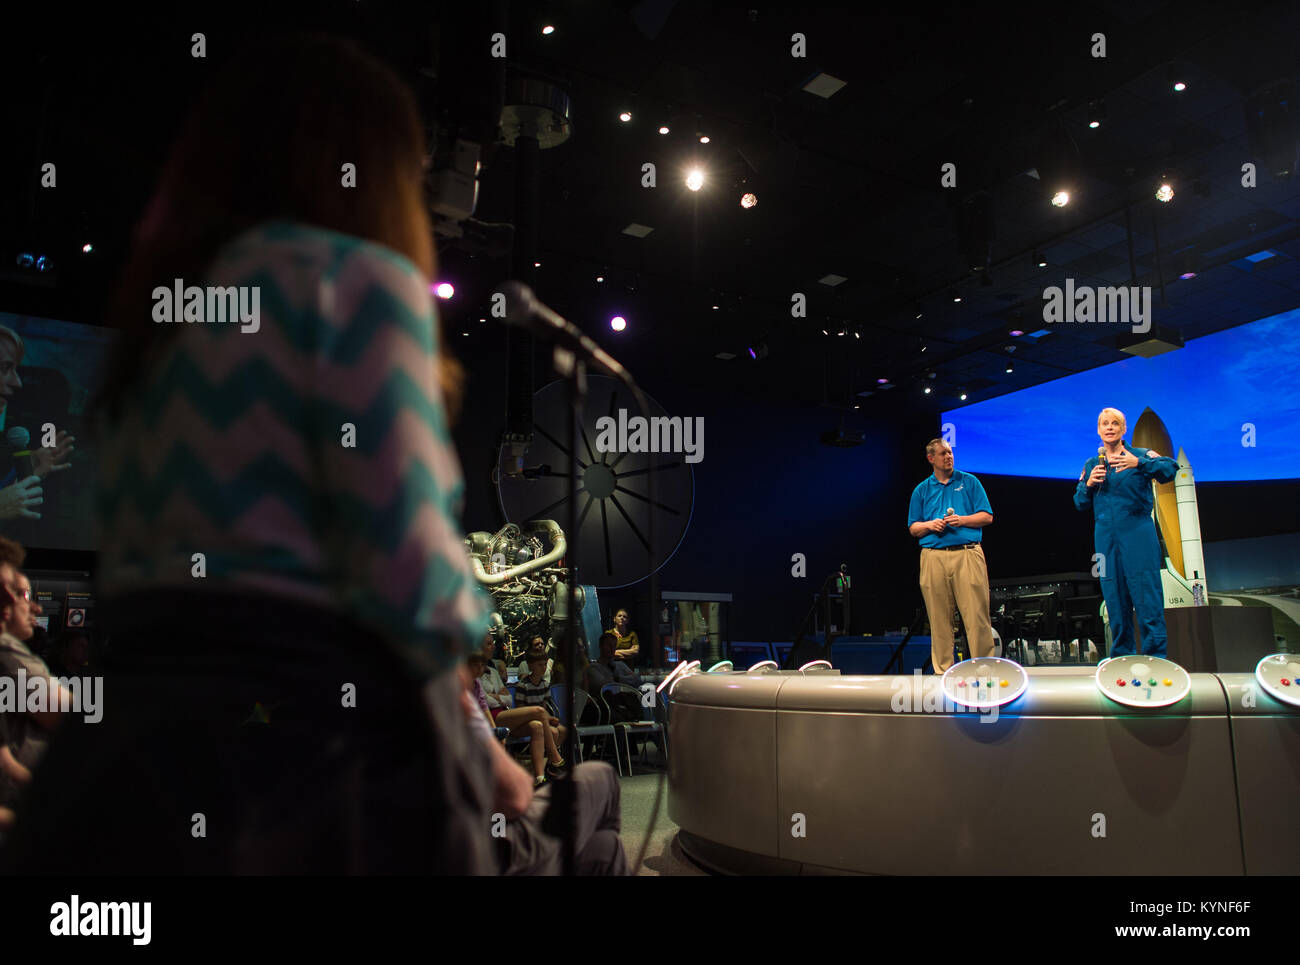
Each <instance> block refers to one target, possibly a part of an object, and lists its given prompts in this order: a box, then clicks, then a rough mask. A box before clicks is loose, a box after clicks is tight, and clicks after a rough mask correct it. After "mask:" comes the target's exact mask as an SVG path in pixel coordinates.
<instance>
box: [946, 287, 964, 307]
mask: <svg viewBox="0 0 1300 965" xmlns="http://www.w3.org/2000/svg"><path fill="white" fill-rule="evenodd" d="M948 295H949V296H950V297H951V298H952V300H953V302H954V304H955V303H956V302H959V301H961V296H960V295H958V294H957V291H956V289H953V288H949V289H948Z"/></svg>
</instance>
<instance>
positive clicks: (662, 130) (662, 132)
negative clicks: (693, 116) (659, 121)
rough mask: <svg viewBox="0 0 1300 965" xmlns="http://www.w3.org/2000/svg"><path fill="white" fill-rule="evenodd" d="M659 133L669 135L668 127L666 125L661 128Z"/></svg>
mask: <svg viewBox="0 0 1300 965" xmlns="http://www.w3.org/2000/svg"><path fill="white" fill-rule="evenodd" d="M659 133H660V134H667V133H668V125H667V124H665V125H664V126H663V127H661V128H659Z"/></svg>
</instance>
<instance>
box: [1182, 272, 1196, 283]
mask: <svg viewBox="0 0 1300 965" xmlns="http://www.w3.org/2000/svg"><path fill="white" fill-rule="evenodd" d="M1178 277H1179V279H1180V280H1181V281H1188V280H1189V279H1192V278H1195V277H1196V272H1194V271H1185V272H1183V273H1182V274H1181V275H1179V276H1178Z"/></svg>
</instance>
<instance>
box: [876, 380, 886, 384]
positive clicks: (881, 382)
mask: <svg viewBox="0 0 1300 965" xmlns="http://www.w3.org/2000/svg"><path fill="white" fill-rule="evenodd" d="M888 384H889V379H876V385H888Z"/></svg>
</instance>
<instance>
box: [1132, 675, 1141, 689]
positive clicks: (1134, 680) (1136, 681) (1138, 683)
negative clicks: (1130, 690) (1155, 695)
mask: <svg viewBox="0 0 1300 965" xmlns="http://www.w3.org/2000/svg"><path fill="white" fill-rule="evenodd" d="M1133 686H1134V687H1141V686H1142V681H1140V680H1138V679H1137V677H1134V678H1133Z"/></svg>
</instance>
